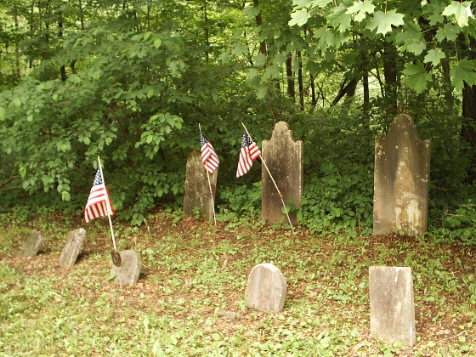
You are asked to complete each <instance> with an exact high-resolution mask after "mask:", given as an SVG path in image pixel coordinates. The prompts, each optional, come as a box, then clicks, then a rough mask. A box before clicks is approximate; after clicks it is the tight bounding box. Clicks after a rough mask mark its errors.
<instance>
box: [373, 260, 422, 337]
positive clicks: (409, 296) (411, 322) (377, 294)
mask: <svg viewBox="0 0 476 357" xmlns="http://www.w3.org/2000/svg"><path fill="white" fill-rule="evenodd" d="M369 285H370V333H371V334H372V336H374V337H376V338H379V339H382V340H383V341H385V342H388V343H395V342H400V343H403V344H405V345H407V346H413V345H414V344H415V342H416V330H415V304H414V297H413V280H412V271H411V269H410V268H396V267H370V268H369Z"/></svg>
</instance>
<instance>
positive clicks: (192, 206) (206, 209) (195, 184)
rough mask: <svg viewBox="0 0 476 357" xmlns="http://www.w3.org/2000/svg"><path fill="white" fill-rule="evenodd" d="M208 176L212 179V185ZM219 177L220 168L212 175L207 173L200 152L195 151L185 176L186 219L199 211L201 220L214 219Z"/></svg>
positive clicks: (184, 209) (190, 158)
mask: <svg viewBox="0 0 476 357" xmlns="http://www.w3.org/2000/svg"><path fill="white" fill-rule="evenodd" d="M207 175H208V177H209V178H210V184H209V181H208V178H207ZM217 176H218V168H217V169H215V171H214V172H213V174H211V175H210V174H208V173H207V172H206V171H205V169H204V168H203V164H202V155H201V153H200V152H199V151H197V150H193V151H192V152H191V153H190V155H189V156H188V160H187V168H186V176H185V194H184V200H183V215H184V217H194V216H195V210H198V212H199V213H200V217H201V218H206V219H213V208H214V207H213V206H214V203H215V193H216V185H217ZM210 187H211V191H212V192H213V195H212V194H211V192H210Z"/></svg>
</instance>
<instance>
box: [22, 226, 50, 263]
mask: <svg viewBox="0 0 476 357" xmlns="http://www.w3.org/2000/svg"><path fill="white" fill-rule="evenodd" d="M44 240H45V238H43V236H42V235H41V234H40V232H38V231H35V230H33V231H31V233H30V236H29V237H28V239H27V240H26V242H25V244H24V245H23V247H22V249H21V251H20V253H19V256H20V257H34V256H35V255H37V254H38V252H39V251H40V248H41V245H42V244H43V241H44Z"/></svg>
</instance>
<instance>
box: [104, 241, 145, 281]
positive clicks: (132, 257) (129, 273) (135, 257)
mask: <svg viewBox="0 0 476 357" xmlns="http://www.w3.org/2000/svg"><path fill="white" fill-rule="evenodd" d="M119 253H120V254H121V262H122V265H121V266H120V267H117V266H115V265H113V264H112V268H111V276H113V275H115V276H116V277H115V278H114V282H115V283H116V284H119V285H134V284H135V283H137V280H139V275H140V270H141V267H142V264H141V260H140V254H139V253H137V252H134V251H133V250H123V251H120V252H119Z"/></svg>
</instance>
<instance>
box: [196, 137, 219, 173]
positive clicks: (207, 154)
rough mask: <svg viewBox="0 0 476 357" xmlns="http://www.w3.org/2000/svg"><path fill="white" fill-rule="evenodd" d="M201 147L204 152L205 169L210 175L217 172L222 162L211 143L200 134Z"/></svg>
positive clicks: (203, 162)
mask: <svg viewBox="0 0 476 357" xmlns="http://www.w3.org/2000/svg"><path fill="white" fill-rule="evenodd" d="M200 145H201V152H202V164H203V168H204V169H205V170H206V171H207V172H208V173H210V174H212V173H213V171H215V169H216V168H217V167H218V164H219V163H220V161H219V160H218V156H217V154H216V152H215V149H214V148H213V145H212V143H211V142H209V141H208V140H207V138H206V137H205V135H203V134H202V132H200Z"/></svg>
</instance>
